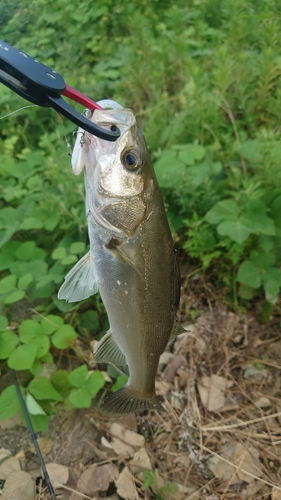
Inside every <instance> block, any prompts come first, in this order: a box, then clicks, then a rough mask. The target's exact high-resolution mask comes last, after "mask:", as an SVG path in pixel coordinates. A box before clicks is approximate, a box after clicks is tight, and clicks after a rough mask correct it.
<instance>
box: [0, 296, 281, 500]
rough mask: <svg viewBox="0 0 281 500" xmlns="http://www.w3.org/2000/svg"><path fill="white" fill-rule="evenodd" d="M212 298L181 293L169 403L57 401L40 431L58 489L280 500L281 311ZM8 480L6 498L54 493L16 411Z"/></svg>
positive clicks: (4, 443) (96, 494)
mask: <svg viewBox="0 0 281 500" xmlns="http://www.w3.org/2000/svg"><path fill="white" fill-rule="evenodd" d="M213 302H214V301H213ZM204 303H205V305H204ZM204 303H203V301H202V303H201V302H200V299H198V298H195V297H193V296H191V295H189V296H187V295H186V296H184V297H183V298H182V306H181V317H182V321H183V324H184V326H185V329H186V332H185V333H184V334H182V335H180V336H179V337H177V339H176V340H175V341H174V342H173V343H172V344H171V345H169V346H168V348H167V350H166V352H165V353H164V354H163V356H162V358H161V362H160V366H159V372H158V375H157V381H156V388H157V393H158V395H159V397H160V399H161V401H162V403H163V405H164V407H165V408H166V413H162V414H159V413H157V412H143V413H142V414H139V415H130V416H127V417H124V418H121V419H116V420H115V421H114V420H103V419H102V418H101V417H100V416H97V414H96V412H95V410H94V408H90V409H87V410H83V411H73V412H64V411H61V412H60V413H59V414H58V415H56V416H55V417H54V418H53V419H52V421H51V423H50V426H49V430H48V432H47V433H46V434H43V433H38V434H37V438H38V442H39V445H40V448H41V450H42V453H43V456H44V460H45V462H46V464H47V468H48V472H49V475H50V479H51V482H52V485H53V487H54V489H55V494H56V498H57V499H61V500H81V499H82V500H83V499H96V500H98V499H101V498H103V499H110V500H119V499H125V500H137V499H146V500H150V499H155V498H156V499H157V500H161V499H163V500H199V499H200V500H222V499H234V500H247V499H249V500H250V499H253V500H254V499H271V500H280V499H281V477H280V475H281V427H280V424H281V377H280V373H281V337H280V317H278V315H277V314H276V316H275V317H274V318H273V319H272V320H271V321H270V322H269V323H267V324H262V323H261V320H260V313H259V308H258V307H257V309H256V311H254V312H252V313H250V312H248V313H233V312H227V310H226V308H225V307H224V306H218V305H215V302H214V304H212V300H211V299H210V300H207V301H206V300H204ZM206 303H207V305H206ZM277 310H278V308H277ZM196 311H197V312H196ZM192 314H193V316H195V315H196V314H198V317H197V319H196V320H194V321H193V322H191V321H188V319H190V318H191V317H192ZM1 484H2V486H3V489H2V495H1V490H0V499H2V500H33V499H37V500H39V499H42V500H47V499H50V498H51V496H50V494H49V492H48V490H47V488H46V484H45V482H44V480H43V479H42V474H41V471H40V467H39V465H38V459H37V456H36V454H35V450H34V448H33V446H32V444H31V439H30V436H29V433H28V431H27V430H26V428H24V427H23V426H22V425H20V424H19V422H18V421H17V419H13V420H11V421H6V422H0V488H1ZM12 485H14V489H13V486H12ZM7 487H9V488H10V490H9V489H7Z"/></svg>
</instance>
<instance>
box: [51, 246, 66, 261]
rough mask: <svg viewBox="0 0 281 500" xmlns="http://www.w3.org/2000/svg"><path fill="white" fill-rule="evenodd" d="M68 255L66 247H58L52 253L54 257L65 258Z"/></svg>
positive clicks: (56, 258) (55, 258)
mask: <svg viewBox="0 0 281 500" xmlns="http://www.w3.org/2000/svg"><path fill="white" fill-rule="evenodd" d="M65 257H66V249H65V248H64V247H57V248H55V250H54V251H53V253H52V259H54V260H58V259H64V258H65Z"/></svg>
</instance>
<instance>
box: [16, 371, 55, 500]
mask: <svg viewBox="0 0 281 500" xmlns="http://www.w3.org/2000/svg"><path fill="white" fill-rule="evenodd" d="M11 373H12V378H13V381H14V384H15V387H16V391H17V395H18V398H19V401H20V405H21V409H22V412H23V415H24V418H25V421H26V425H27V428H28V430H29V433H30V435H31V439H32V442H33V444H34V448H35V451H36V453H37V457H38V460H39V464H40V466H41V469H42V472H43V476H44V479H45V481H46V485H47V487H48V490H49V493H50V495H51V499H52V500H56V495H55V492H54V490H53V486H52V483H51V481H50V477H49V474H48V471H47V469H46V465H45V462H44V459H43V457H42V453H41V450H40V448H39V445H38V442H37V438H36V435H35V432H34V430H33V427H32V423H31V420H30V417H29V414H28V411H27V408H26V404H25V402H24V399H23V396H22V393H21V390H20V386H19V383H18V379H17V376H16V373H15V370H13V369H12V368H11Z"/></svg>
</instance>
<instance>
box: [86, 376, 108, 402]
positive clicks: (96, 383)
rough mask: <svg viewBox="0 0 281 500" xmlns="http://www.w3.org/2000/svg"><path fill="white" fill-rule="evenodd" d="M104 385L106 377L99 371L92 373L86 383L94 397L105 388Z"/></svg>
mask: <svg viewBox="0 0 281 500" xmlns="http://www.w3.org/2000/svg"><path fill="white" fill-rule="evenodd" d="M104 384H105V378H104V375H103V374H102V373H101V372H100V371H99V370H95V371H94V372H93V373H91V375H90V376H89V377H88V379H87V381H86V387H87V389H88V390H89V392H90V393H91V395H92V396H95V395H96V394H97V393H98V392H99V390H100V389H101V388H102V387H103V386H104Z"/></svg>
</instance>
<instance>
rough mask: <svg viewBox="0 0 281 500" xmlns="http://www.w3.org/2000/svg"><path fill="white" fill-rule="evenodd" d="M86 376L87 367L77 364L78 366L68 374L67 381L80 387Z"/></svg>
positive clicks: (83, 383)
mask: <svg viewBox="0 0 281 500" xmlns="http://www.w3.org/2000/svg"><path fill="white" fill-rule="evenodd" d="M87 376H88V368H87V366H86V365H82V366H79V368H75V370H73V371H72V372H71V373H70V374H69V382H70V383H71V384H72V385H74V386H75V387H82V386H83V385H85V382H86V379H87Z"/></svg>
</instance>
